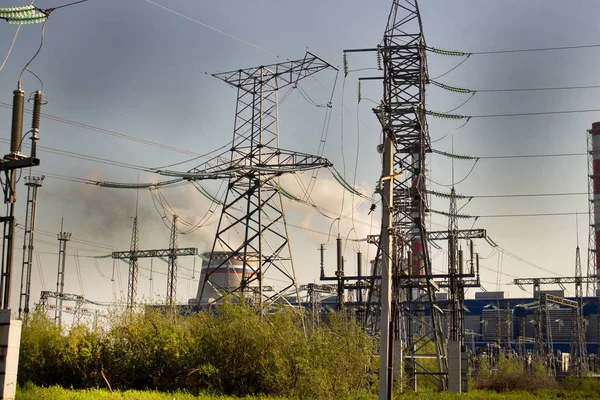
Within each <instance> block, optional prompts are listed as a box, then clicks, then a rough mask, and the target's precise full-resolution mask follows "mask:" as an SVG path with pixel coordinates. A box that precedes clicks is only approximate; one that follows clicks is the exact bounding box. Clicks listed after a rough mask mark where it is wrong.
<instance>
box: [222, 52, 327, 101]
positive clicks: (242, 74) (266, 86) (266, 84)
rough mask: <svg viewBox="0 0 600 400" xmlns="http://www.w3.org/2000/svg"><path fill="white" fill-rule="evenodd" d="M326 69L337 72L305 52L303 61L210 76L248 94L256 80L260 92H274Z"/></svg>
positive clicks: (324, 62)
mask: <svg viewBox="0 0 600 400" xmlns="http://www.w3.org/2000/svg"><path fill="white" fill-rule="evenodd" d="M328 68H330V69H333V70H336V71H337V70H338V69H337V68H336V67H334V66H333V65H331V64H329V63H328V62H327V61H325V60H323V59H321V58H319V57H317V56H316V55H314V54H313V53H311V52H310V51H307V52H306V54H305V55H304V58H303V59H299V60H289V61H288V62H283V63H278V64H271V65H264V66H260V67H253V68H247V69H239V70H235V71H228V72H220V73H216V74H211V75H212V76H214V77H215V78H217V79H220V80H222V81H224V82H226V83H228V84H230V85H231V86H233V87H236V88H238V89H240V90H243V91H246V92H250V93H254V92H255V90H256V89H257V86H256V83H257V80H260V82H259V83H260V84H261V85H260V90H262V92H263V93H264V92H268V91H276V90H278V89H281V88H284V87H286V86H289V85H296V84H297V83H298V81H300V80H301V79H304V78H307V77H309V76H311V75H313V74H316V73H317V72H319V71H322V70H324V69H328Z"/></svg>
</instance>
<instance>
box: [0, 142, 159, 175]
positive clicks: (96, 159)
mask: <svg viewBox="0 0 600 400" xmlns="http://www.w3.org/2000/svg"><path fill="white" fill-rule="evenodd" d="M0 142H3V143H10V139H8V138H0ZM22 146H23V147H30V146H29V145H28V144H25V143H24V144H23V145H22ZM37 148H38V150H43V151H44V152H47V153H51V154H57V155H61V156H65V157H71V158H77V159H80V160H86V161H93V162H97V163H101V164H105V165H113V166H115V167H122V168H130V169H135V170H137V171H144V172H150V168H147V167H143V166H141V165H136V164H129V163H125V162H122V161H115V160H109V159H106V158H102V157H96V156H90V155H86V154H81V153H76V152H72V151H66V150H59V149H54V148H52V147H45V146H39V145H38V146H37Z"/></svg>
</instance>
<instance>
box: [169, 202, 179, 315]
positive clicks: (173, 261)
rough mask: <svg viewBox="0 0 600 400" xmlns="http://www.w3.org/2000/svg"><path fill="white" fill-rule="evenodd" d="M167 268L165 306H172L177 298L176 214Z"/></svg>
mask: <svg viewBox="0 0 600 400" xmlns="http://www.w3.org/2000/svg"><path fill="white" fill-rule="evenodd" d="M169 249H170V250H171V252H170V253H169V268H168V271H167V306H168V307H173V306H174V305H175V301H176V299H177V270H178V269H179V263H178V262H177V215H175V214H173V222H172V224H171V238H170V239H169Z"/></svg>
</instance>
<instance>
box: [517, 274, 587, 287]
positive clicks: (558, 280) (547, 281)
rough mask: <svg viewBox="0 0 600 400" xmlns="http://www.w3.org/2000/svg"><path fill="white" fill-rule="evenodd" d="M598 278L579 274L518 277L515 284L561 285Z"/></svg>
mask: <svg viewBox="0 0 600 400" xmlns="http://www.w3.org/2000/svg"><path fill="white" fill-rule="evenodd" d="M595 279H596V278H595V277H588V276H583V277H578V276H569V277H559V276H557V277H552V278H517V279H515V280H514V281H513V283H514V284H515V285H521V286H522V285H560V284H566V283H587V282H592V281H594V280H595Z"/></svg>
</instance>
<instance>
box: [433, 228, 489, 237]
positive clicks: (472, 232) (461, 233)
mask: <svg viewBox="0 0 600 400" xmlns="http://www.w3.org/2000/svg"><path fill="white" fill-rule="evenodd" d="M449 235H450V232H449V231H429V232H427V239H428V240H448V237H449ZM455 236H456V239H457V240H462V239H467V240H468V239H485V238H486V236H487V232H486V230H485V229H461V230H457V231H456V232H455Z"/></svg>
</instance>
